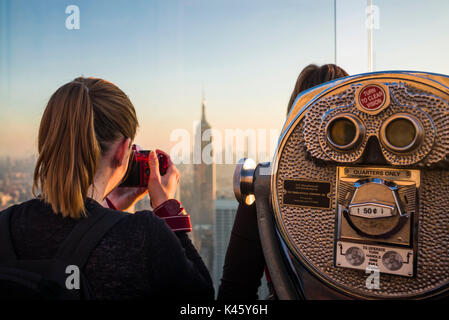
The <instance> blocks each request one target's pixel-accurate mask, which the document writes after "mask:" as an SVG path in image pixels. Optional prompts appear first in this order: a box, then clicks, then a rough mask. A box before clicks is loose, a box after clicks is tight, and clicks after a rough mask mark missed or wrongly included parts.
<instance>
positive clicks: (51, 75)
mask: <svg viewBox="0 0 449 320" xmlns="http://www.w3.org/2000/svg"><path fill="white" fill-rule="evenodd" d="M366 3H367V1H366V0H338V1H337V12H336V16H337V23H336V24H337V30H336V31H337V32H336V33H337V63H338V64H339V65H341V66H342V67H343V68H344V69H346V70H347V71H348V72H349V73H351V74H355V73H363V72H367V71H368V65H367V29H366V27H365V21H366V12H365V9H366ZM373 4H374V5H376V6H377V7H378V8H379V12H378V13H379V16H378V18H379V21H378V22H379V28H378V29H376V30H374V70H377V71H379V70H393V69H395V70H400V69H402V70H419V71H432V72H438V73H446V74H449V62H448V57H447V52H449V41H448V40H449V36H448V30H449V19H447V16H448V13H449V1H446V0H427V1H419V0H415V1H410V0H408V1H406V0H394V1H388V0H377V1H376V0H373ZM68 5H77V6H78V7H79V8H80V18H81V20H80V29H79V30H68V29H66V27H65V21H66V18H67V16H68V15H67V14H66V13H65V9H66V7H67V6H68ZM334 32H335V29H334V1H333V0H319V1H316V0H315V1H305V0H282V1H262V0H254V1H247V0H226V1H225V0H216V1H210V0H178V1H175V0H173V1H150V0H133V1H129V0H114V1H110V0H67V1H66V0H0V156H5V155H10V156H24V155H30V154H33V153H35V152H36V137H37V130H38V126H39V121H40V117H41V115H42V113H43V110H44V108H45V105H46V103H47V101H48V99H49V97H50V95H51V94H52V93H53V92H54V91H55V90H56V89H57V88H58V87H59V86H61V85H63V84H64V83H66V82H68V81H71V80H73V79H74V78H75V77H77V76H80V75H84V76H95V77H101V78H105V79H107V80H109V81H112V82H114V83H115V84H117V85H118V86H119V87H120V88H121V89H122V90H124V91H125V92H126V93H127V94H128V95H129V96H130V98H131V101H132V102H133V103H134V105H135V107H136V110H137V114H138V117H139V121H140V124H141V126H140V129H139V133H138V137H137V142H138V143H139V144H140V145H142V146H144V147H145V148H155V147H159V148H161V149H166V150H168V149H169V148H170V147H171V146H172V145H173V144H174V142H170V141H169V136H170V132H172V131H173V130H174V129H177V128H185V129H187V130H188V131H192V126H193V121H195V120H199V119H200V116H201V99H202V88H203V87H204V91H205V96H206V100H207V109H206V113H207V118H208V120H209V122H210V124H211V125H212V126H213V127H214V128H217V129H219V130H224V129H226V128H240V129H247V128H254V129H261V128H266V129H280V127H281V126H282V124H283V121H284V119H285V112H286V107H287V103H288V100H289V98H290V94H291V91H292V89H293V86H294V83H295V81H296V78H297V76H298V74H299V72H300V71H301V69H302V68H303V67H305V66H306V65H308V64H309V63H317V64H324V63H333V62H334V61H335V60H334V59H335V56H334V52H335V50H334V49H335V47H334Z"/></svg>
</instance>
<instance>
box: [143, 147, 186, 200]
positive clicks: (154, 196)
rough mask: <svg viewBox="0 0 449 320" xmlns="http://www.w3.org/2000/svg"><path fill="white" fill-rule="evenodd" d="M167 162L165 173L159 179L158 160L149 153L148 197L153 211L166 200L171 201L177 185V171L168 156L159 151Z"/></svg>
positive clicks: (152, 152) (153, 154) (154, 154)
mask: <svg viewBox="0 0 449 320" xmlns="http://www.w3.org/2000/svg"><path fill="white" fill-rule="evenodd" d="M157 151H158V152H160V153H163V154H164V155H165V156H166V157H167V159H168V161H169V166H168V169H167V173H166V174H165V175H163V176H162V177H161V175H160V173H159V160H158V158H157V155H156V152H155V151H151V153H150V155H149V161H148V162H149V166H150V178H149V180H148V193H149V195H150V200H151V206H152V207H153V209H155V208H157V207H159V206H160V205H161V204H162V203H164V202H165V201H167V200H168V199H173V198H174V196H175V193H176V189H177V187H178V184H179V171H178V169H176V167H175V165H174V164H173V162H172V161H171V159H170V156H169V155H168V154H166V153H165V152H163V151H161V150H157Z"/></svg>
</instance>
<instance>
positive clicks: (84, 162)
mask: <svg viewBox="0 0 449 320" xmlns="http://www.w3.org/2000/svg"><path fill="white" fill-rule="evenodd" d="M137 126H138V121H137V117H136V112H135V109H134V106H133V105H132V103H131V101H130V100H129V98H128V97H127V96H126V94H125V93H124V92H123V91H122V90H120V89H119V88H118V87H117V86H115V85H114V84H112V83H110V82H107V81H105V80H102V79H95V78H77V79H75V80H74V81H72V82H69V83H67V84H65V85H63V86H62V87H60V88H59V89H58V90H57V91H56V92H55V93H54V94H53V95H52V96H51V98H50V100H49V102H48V104H47V107H46V109H45V111H44V114H43V116H42V120H41V123H40V128H39V137H38V151H39V157H38V159H37V163H36V167H35V170H34V182H33V194H34V195H36V192H35V191H36V189H37V188H38V187H39V186H40V189H41V198H43V200H44V201H45V202H46V203H48V204H50V205H51V207H52V210H53V212H54V213H57V214H62V216H64V217H67V216H70V217H71V218H73V219H79V218H80V217H81V216H85V215H86V209H85V201H86V198H87V191H88V188H89V186H90V185H91V184H92V183H93V179H94V176H95V171H96V169H97V166H98V163H99V160H100V158H101V156H102V155H104V154H106V153H107V152H108V150H109V147H110V144H111V143H112V142H114V141H116V140H117V139H119V138H120V137H122V138H131V139H132V140H133V139H134V137H135V135H136V130H137Z"/></svg>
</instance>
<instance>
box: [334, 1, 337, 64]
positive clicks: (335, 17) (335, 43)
mask: <svg viewBox="0 0 449 320" xmlns="http://www.w3.org/2000/svg"><path fill="white" fill-rule="evenodd" d="M334 63H335V64H337V0H334Z"/></svg>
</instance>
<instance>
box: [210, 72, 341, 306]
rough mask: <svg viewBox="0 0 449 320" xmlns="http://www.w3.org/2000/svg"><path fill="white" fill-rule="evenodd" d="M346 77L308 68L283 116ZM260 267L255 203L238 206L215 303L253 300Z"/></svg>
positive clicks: (260, 274)
mask: <svg viewBox="0 0 449 320" xmlns="http://www.w3.org/2000/svg"><path fill="white" fill-rule="evenodd" d="M346 76H348V73H347V72H346V71H344V70H343V69H342V68H340V67H338V66H336V65H335V64H326V65H323V66H321V67H319V66H317V65H314V64H311V65H308V66H307V67H305V68H304V69H303V70H302V71H301V73H300V74H299V76H298V80H297V81H296V84H295V88H294V89H293V92H292V95H291V97H290V101H289V103H288V106H287V114H288V113H289V112H290V110H291V108H292V107H293V103H294V102H295V100H296V97H297V96H298V95H299V94H300V93H301V92H303V91H304V90H307V89H309V88H312V87H314V86H317V85H319V84H322V83H325V82H328V81H332V80H335V79H339V78H342V77H346ZM264 268H265V258H264V255H263V251H262V245H261V243H260V238H259V230H258V226H257V212H256V204H255V203H254V204H253V205H251V206H250V207H248V206H243V205H239V207H238V209H237V214H236V217H235V221H234V226H233V229H232V232H231V238H230V241H229V245H228V249H227V252H226V258H225V263H224V266H223V276H222V279H221V285H220V288H219V290H218V300H255V299H257V298H258V295H257V290H258V288H259V286H260V284H261V278H262V276H263V274H264Z"/></svg>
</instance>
